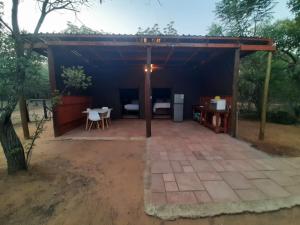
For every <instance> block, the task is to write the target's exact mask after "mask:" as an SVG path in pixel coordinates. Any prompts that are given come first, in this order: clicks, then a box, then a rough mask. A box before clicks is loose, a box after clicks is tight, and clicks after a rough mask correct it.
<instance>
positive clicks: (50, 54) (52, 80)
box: [47, 47, 59, 137]
mask: <svg viewBox="0 0 300 225" xmlns="http://www.w3.org/2000/svg"><path fill="white" fill-rule="evenodd" d="M47 53H48V70H49V80H50V87H51V93H54V91H55V90H56V77H55V64H54V56H53V50H52V49H51V48H50V47H48V49H47ZM52 118H53V130H54V136H55V137H57V136H59V130H58V128H57V119H56V110H55V107H54V108H53V112H52Z"/></svg>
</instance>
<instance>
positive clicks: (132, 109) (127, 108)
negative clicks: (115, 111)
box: [123, 100, 140, 117]
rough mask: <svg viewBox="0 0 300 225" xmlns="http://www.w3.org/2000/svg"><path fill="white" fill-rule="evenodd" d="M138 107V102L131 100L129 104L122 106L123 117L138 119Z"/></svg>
mask: <svg viewBox="0 0 300 225" xmlns="http://www.w3.org/2000/svg"><path fill="white" fill-rule="evenodd" d="M139 115H140V105H139V101H138V100H132V101H131V102H130V103H127V104H125V105H124V109H123V117H124V116H125V117H128V116H129V117H132V116H134V117H139Z"/></svg>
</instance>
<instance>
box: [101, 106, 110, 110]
mask: <svg viewBox="0 0 300 225" xmlns="http://www.w3.org/2000/svg"><path fill="white" fill-rule="evenodd" d="M101 109H107V110H108V109H109V108H108V107H106V106H105V107H102V108H101Z"/></svg>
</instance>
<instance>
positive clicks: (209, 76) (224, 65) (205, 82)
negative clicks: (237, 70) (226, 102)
mask: <svg viewBox="0 0 300 225" xmlns="http://www.w3.org/2000/svg"><path fill="white" fill-rule="evenodd" d="M233 69H234V50H227V51H226V52H224V53H223V54H222V55H220V56H219V57H217V58H216V59H215V60H212V61H211V62H210V63H209V64H207V65H205V66H204V67H203V68H202V69H201V71H200V73H201V74H203V79H202V82H201V95H202V96H216V95H220V96H221V95H223V96H231V95H232V82H233Z"/></svg>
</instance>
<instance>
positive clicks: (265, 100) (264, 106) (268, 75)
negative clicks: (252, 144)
mask: <svg viewBox="0 0 300 225" xmlns="http://www.w3.org/2000/svg"><path fill="white" fill-rule="evenodd" d="M271 65H272V52H268V62H267V72H266V77H265V84H264V92H263V96H262V107H261V116H260V128H259V140H264V138H265V127H266V118H267V103H268V94H269V83H270V78H271Z"/></svg>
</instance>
